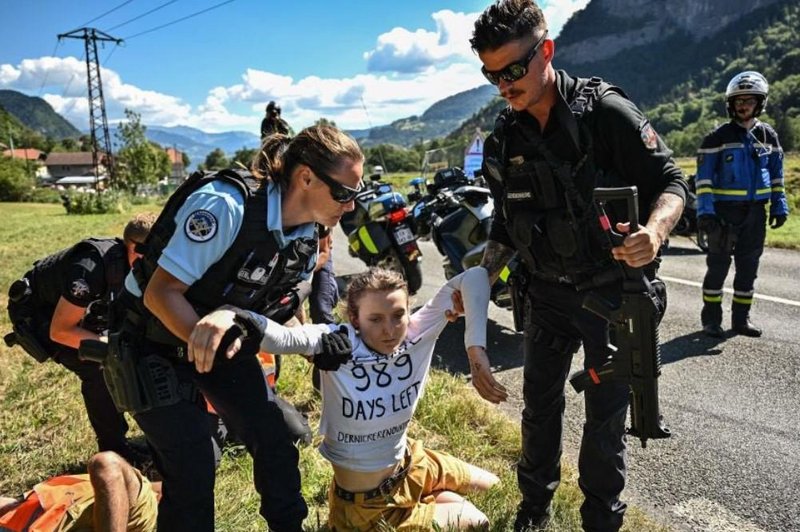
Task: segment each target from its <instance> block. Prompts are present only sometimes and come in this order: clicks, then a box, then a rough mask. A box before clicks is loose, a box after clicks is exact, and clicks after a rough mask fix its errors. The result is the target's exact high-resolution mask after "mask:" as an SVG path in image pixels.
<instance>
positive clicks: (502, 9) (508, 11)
mask: <svg viewBox="0 0 800 532" xmlns="http://www.w3.org/2000/svg"><path fill="white" fill-rule="evenodd" d="M546 30H547V22H546V21H545V19H544V14H543V13H542V9H541V8H540V7H539V6H538V5H536V2H533V1H532V0H497V1H496V2H495V3H494V4H492V5H490V6H489V7H487V8H486V9H485V10H484V12H483V13H481V15H480V16H479V17H478V20H476V21H475V27H474V29H473V31H472V38H471V39H470V40H469V43H470V45H471V46H472V49H473V50H474V51H475V52H477V53H482V52H485V51H487V50H496V49H498V48H500V47H501V46H503V45H505V44H508V43H510V42H511V41H517V40H519V39H527V38H530V37H534V38H539V37H541V36H542V34H543V33H544V32H545V31H546Z"/></svg>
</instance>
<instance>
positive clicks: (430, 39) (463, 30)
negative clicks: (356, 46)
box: [364, 9, 478, 73]
mask: <svg viewBox="0 0 800 532" xmlns="http://www.w3.org/2000/svg"><path fill="white" fill-rule="evenodd" d="M477 16H478V13H455V12H453V11H450V10H449V9H444V10H442V11H437V12H435V13H433V14H432V15H431V17H432V18H433V20H434V21H435V22H436V31H426V30H423V29H417V30H415V31H409V30H407V29H405V28H393V29H392V30H391V31H389V32H388V33H384V34H382V35H379V36H378V39H377V46H376V47H375V49H374V50H371V51H369V52H365V53H364V59H365V60H366V62H367V71H369V72H401V73H414V72H422V71H424V70H426V69H428V68H430V67H431V66H433V65H435V64H437V63H441V62H446V61H463V60H465V59H467V60H469V59H470V58H471V57H472V56H473V54H472V52H471V50H470V48H469V37H470V36H471V35H472V26H473V24H474V22H475V19H476V18H477Z"/></svg>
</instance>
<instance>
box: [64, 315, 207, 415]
mask: <svg viewBox="0 0 800 532" xmlns="http://www.w3.org/2000/svg"><path fill="white" fill-rule="evenodd" d="M98 343H101V342H97V341H91V340H88V341H87V340H84V341H83V342H81V347H80V349H79V356H80V357H81V358H82V359H87V360H94V361H97V362H100V363H102V364H103V378H104V379H105V381H106V386H107V387H108V391H109V393H110V395H111V399H112V400H113V401H114V405H115V406H116V407H117V410H118V411H119V412H131V413H133V414H137V413H140V412H146V411H148V410H151V409H153V408H157V407H162V406H169V405H173V404H176V403H177V402H179V401H181V400H182V399H183V400H189V401H193V400H194V399H196V396H197V390H196V388H195V386H194V385H193V384H192V383H181V382H180V381H179V380H178V376H177V373H176V372H175V368H174V367H173V365H172V362H170V361H169V360H168V359H167V358H166V357H163V356H160V355H157V354H149V355H144V354H143V353H142V352H141V347H140V345H139V344H138V343H136V342H135V341H134V337H133V336H131V335H130V333H129V332H127V331H125V330H122V331H118V332H114V333H111V334H110V335H109V337H108V345H107V348H106V352H105V353H103V352H102V351H101V349H102V348H100V347H99V346H98V345H97V344H98Z"/></svg>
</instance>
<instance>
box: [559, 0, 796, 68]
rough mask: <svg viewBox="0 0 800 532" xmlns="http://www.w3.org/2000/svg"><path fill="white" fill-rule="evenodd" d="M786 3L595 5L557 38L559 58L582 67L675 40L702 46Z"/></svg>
mask: <svg viewBox="0 0 800 532" xmlns="http://www.w3.org/2000/svg"><path fill="white" fill-rule="evenodd" d="M781 1H783V0H592V1H591V2H590V3H589V4H588V5H587V6H586V8H584V9H583V10H582V11H580V12H578V13H576V14H575V15H573V17H572V18H571V19H570V20H569V22H567V24H566V25H565V26H564V28H563V30H562V32H561V35H560V36H559V38H558V39H557V41H556V43H557V45H558V46H557V49H556V50H557V52H556V55H557V56H558V57H559V58H560V59H563V60H565V61H566V62H567V63H570V64H573V65H578V64H583V63H589V62H592V61H599V60H603V59H608V58H611V57H614V56H615V55H617V54H619V53H620V52H623V51H625V50H626V49H629V48H635V47H640V46H646V45H648V44H651V43H657V42H661V41H664V40H666V39H669V38H670V37H674V36H685V37H686V38H689V39H691V40H693V41H701V40H703V39H705V38H708V37H710V36H713V35H714V34H715V33H717V32H718V31H720V30H722V29H724V28H725V27H727V26H728V25H729V24H731V23H733V22H735V21H737V20H739V19H741V18H742V17H745V16H746V15H748V14H749V13H752V12H753V11H756V10H758V9H761V8H763V7H766V6H768V5H770V4H774V3H777V2H781Z"/></svg>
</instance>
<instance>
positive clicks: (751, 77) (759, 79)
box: [725, 70, 769, 118]
mask: <svg viewBox="0 0 800 532" xmlns="http://www.w3.org/2000/svg"><path fill="white" fill-rule="evenodd" d="M768 93H769V83H767V78H765V77H764V76H762V75H761V74H760V73H758V72H755V71H753V70H747V71H745V72H740V73H739V74H736V75H735V76H733V79H731V81H730V83H728V88H727V89H725V101H726V102H727V108H728V116H730V117H731V118H733V117H734V116H736V113H735V109H734V106H733V100H734V98H736V97H737V96H755V97H756V99H757V100H758V104H756V108H755V111H754V113H753V115H754V116H758V115H760V114H761V113H762V112H763V111H764V109H766V107H767V94H768Z"/></svg>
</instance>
